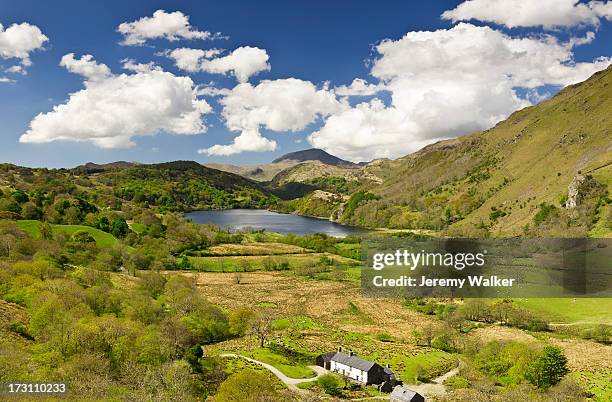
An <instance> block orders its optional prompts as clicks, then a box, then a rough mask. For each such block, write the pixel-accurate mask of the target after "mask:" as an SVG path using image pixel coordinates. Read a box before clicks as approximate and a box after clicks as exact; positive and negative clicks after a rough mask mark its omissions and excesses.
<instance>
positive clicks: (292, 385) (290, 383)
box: [221, 353, 327, 391]
mask: <svg viewBox="0 0 612 402" xmlns="http://www.w3.org/2000/svg"><path fill="white" fill-rule="evenodd" d="M221 357H239V358H241V359H244V360H248V361H250V362H253V363H256V364H259V365H260V366H263V367H265V368H267V369H268V370H270V371H271V372H272V374H274V375H275V376H277V377H278V379H279V380H281V381H282V382H283V383H285V385H287V388H289V389H292V390H294V391H303V390H302V389H300V388H298V387H297V385H298V384H301V383H304V382H310V381H316V380H317V379H318V378H319V377H321V376H322V375H324V374H327V370H325V369H324V368H323V367H320V366H308V368H310V369H312V370H313V371H314V372H315V373H316V374H317V375H316V376H314V377H311V378H291V377H287V376H286V375H285V374H283V373H282V371H280V370H279V369H277V368H276V367H274V366H272V365H271V364H268V363H264V362H262V361H259V360H255V359H251V358H250V357H246V356H242V355H237V354H234V353H226V354H222V355H221Z"/></svg>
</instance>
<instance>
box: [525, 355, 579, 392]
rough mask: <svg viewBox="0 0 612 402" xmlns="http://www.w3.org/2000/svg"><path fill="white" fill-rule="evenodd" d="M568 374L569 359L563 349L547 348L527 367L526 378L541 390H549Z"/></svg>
mask: <svg viewBox="0 0 612 402" xmlns="http://www.w3.org/2000/svg"><path fill="white" fill-rule="evenodd" d="M567 373H569V369H568V368H567V358H566V357H565V355H564V354H563V352H562V351H561V349H559V348H557V347H555V346H546V347H545V348H544V350H542V353H541V354H540V355H539V356H538V357H537V358H536V359H535V360H534V361H532V362H531V364H529V366H528V367H527V371H526V372H525V378H526V379H527V381H529V382H530V383H532V384H533V385H535V386H536V387H538V388H540V389H548V388H550V387H551V386H553V385H555V384H557V383H558V382H559V381H561V379H562V378H563V377H564V376H565V375H566V374H567Z"/></svg>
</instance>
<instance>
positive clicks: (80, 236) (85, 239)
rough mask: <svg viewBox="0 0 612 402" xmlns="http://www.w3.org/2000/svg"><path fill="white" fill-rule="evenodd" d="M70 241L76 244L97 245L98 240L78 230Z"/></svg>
mask: <svg viewBox="0 0 612 402" xmlns="http://www.w3.org/2000/svg"><path fill="white" fill-rule="evenodd" d="M70 240H71V241H73V242H75V243H95V242H96V239H94V238H93V236H92V235H91V234H90V233H89V232H87V231H85V230H77V231H76V232H74V233H73V234H72V236H70Z"/></svg>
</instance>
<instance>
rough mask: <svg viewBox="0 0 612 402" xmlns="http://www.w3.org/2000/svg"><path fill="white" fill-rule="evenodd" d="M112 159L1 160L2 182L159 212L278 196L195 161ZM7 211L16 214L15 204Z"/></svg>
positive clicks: (262, 204) (264, 202)
mask: <svg viewBox="0 0 612 402" xmlns="http://www.w3.org/2000/svg"><path fill="white" fill-rule="evenodd" d="M110 165H113V164H109V165H104V166H103V168H101V169H99V168H98V167H94V166H91V164H89V168H90V169H92V170H88V168H87V165H84V166H79V167H77V168H74V169H42V168H26V167H19V166H15V165H11V164H3V165H0V186H6V187H9V188H11V189H13V190H20V191H21V192H23V193H26V194H37V196H36V197H38V198H37V199H42V200H44V199H45V197H46V196H45V194H55V195H56V196H57V195H58V194H62V197H63V198H65V199H67V200H70V199H75V200H83V202H84V203H85V204H87V203H93V204H94V205H96V206H97V207H98V208H104V209H112V210H118V209H121V205H123V204H125V203H128V204H135V206H138V207H142V208H146V207H151V208H154V209H157V210H158V211H160V212H165V211H189V210H195V209H220V208H236V207H241V208H268V207H270V206H271V205H273V204H275V203H276V201H277V198H276V197H275V196H274V195H273V194H271V193H270V192H269V191H268V190H266V189H265V188H264V187H263V186H262V185H261V184H260V183H257V182H254V181H252V180H249V179H247V178H244V177H242V176H238V175H235V174H232V173H228V172H223V171H220V170H216V169H211V168H208V167H206V166H203V165H201V164H199V163H197V162H193V161H174V162H166V163H158V164H125V163H124V162H120V163H117V164H114V168H111V167H109V166H110ZM25 198H27V197H25ZM75 203H77V204H79V202H77V201H75ZM79 205H80V204H79ZM0 207H1V206H0ZM58 208H60V209H62V208H63V207H58ZM1 211H2V208H0V212H1ZM9 211H12V212H15V213H17V214H19V208H16V207H15V208H13V209H9Z"/></svg>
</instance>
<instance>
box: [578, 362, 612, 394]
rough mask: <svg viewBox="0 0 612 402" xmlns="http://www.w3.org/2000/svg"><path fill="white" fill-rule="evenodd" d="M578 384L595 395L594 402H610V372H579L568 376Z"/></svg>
mask: <svg viewBox="0 0 612 402" xmlns="http://www.w3.org/2000/svg"><path fill="white" fill-rule="evenodd" d="M570 376H571V377H572V378H574V379H575V380H576V381H577V382H578V383H579V384H581V385H582V386H584V387H585V388H586V389H587V390H588V391H589V392H590V393H592V394H593V395H595V397H594V398H593V399H592V400H593V401H595V402H604V401H611V400H612V381H610V378H612V370H610V369H608V370H606V371H599V372H589V371H580V372H576V373H572V374H570Z"/></svg>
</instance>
